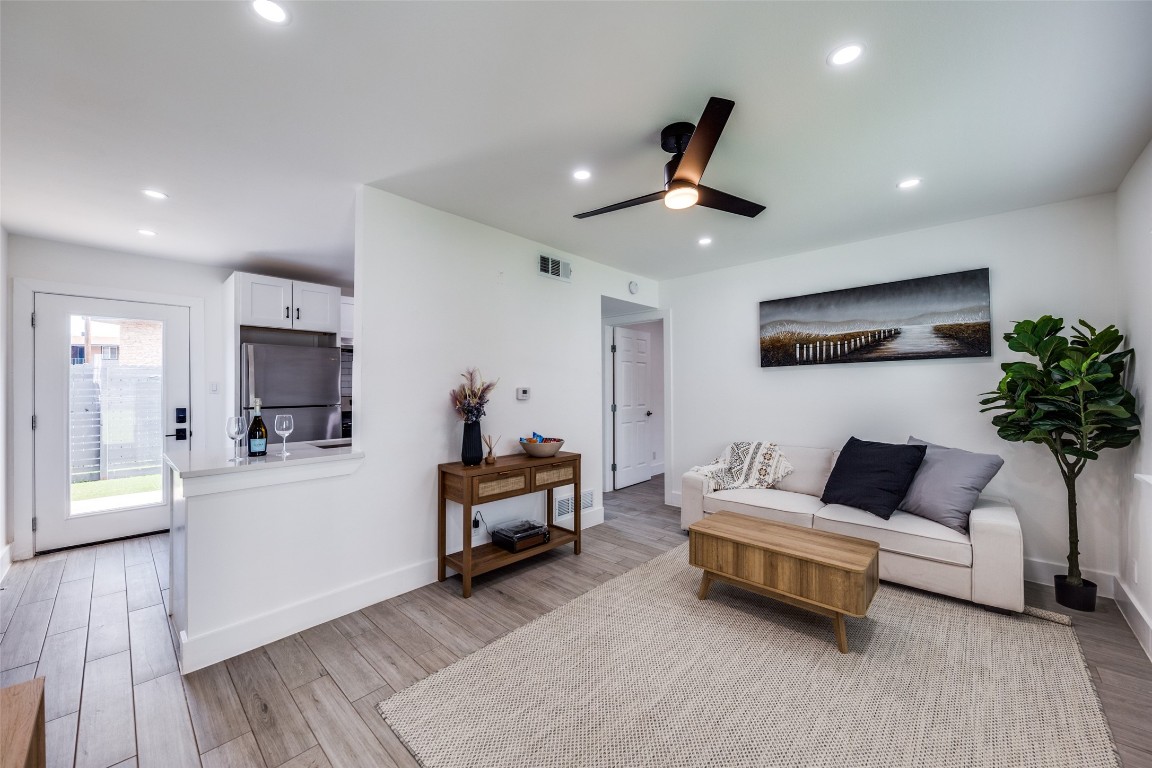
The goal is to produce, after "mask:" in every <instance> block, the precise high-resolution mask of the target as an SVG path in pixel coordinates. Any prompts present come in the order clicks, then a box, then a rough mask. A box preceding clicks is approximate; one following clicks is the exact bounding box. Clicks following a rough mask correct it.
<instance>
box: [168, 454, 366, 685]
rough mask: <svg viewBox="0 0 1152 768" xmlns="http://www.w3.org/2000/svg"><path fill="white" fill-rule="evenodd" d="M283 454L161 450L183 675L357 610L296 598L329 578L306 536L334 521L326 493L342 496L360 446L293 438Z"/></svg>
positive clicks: (312, 591) (173, 607) (357, 465)
mask: <svg viewBox="0 0 1152 768" xmlns="http://www.w3.org/2000/svg"><path fill="white" fill-rule="evenodd" d="M279 452H280V445H279V444H277V443H275V442H272V443H270V444H269V450H268V455H267V456H261V457H259V458H242V459H241V460H240V462H239V463H230V462H229V461H228V459H229V458H231V456H230V454H228V453H226V452H225V451H224V450H222V448H221V450H219V451H217V452H210V453H209V454H208V455H207V456H202V457H200V458H196V459H189V458H187V457H186V456H171V457H169V456H167V455H166V456H165V460H166V462H167V464H168V467H169V471H170V473H171V478H172V510H171V511H172V520H171V541H172V545H171V546H172V552H171V554H172V556H171V569H172V571H171V580H170V583H171V591H170V593H169V611H170V613H171V616H172V623H173V625H174V626H175V628H176V631H177V633H178V643H177V646H178V649H177V650H178V655H179V660H180V671H181V672H182V673H185V674H186V673H188V672H191V671H194V670H196V669H200V668H202V667H206V666H208V665H210V664H214V663H216V662H218V661H222V660H224V659H227V658H230V657H232V656H235V655H237V654H239V653H243V652H245V651H248V650H251V649H252V648H256V647H259V646H261V645H264V644H265V643H268V642H271V641H273V640H277V639H279V638H281V637H286V636H288V635H290V634H292V633H293V632H296V631H298V630H300V629H305V628H307V627H309V626H314V625H315V624H318V623H321V622H322V621H327V620H328V619H331V618H335V616H339V615H342V614H344V613H347V612H348V610H352V609H354V608H355V607H359V606H353V607H352V608H350V609H348V610H344V609H343V607H342V606H341V605H339V603H338V602H336V601H326V600H318V599H312V600H303V601H302V600H301V597H300V596H301V595H305V594H316V592H317V589H316V588H317V586H318V585H317V581H318V580H321V581H322V580H323V579H325V578H326V577H328V576H329V575H327V574H324V573H317V572H315V569H312V568H309V567H307V563H308V562H309V560H310V559H311V556H312V555H313V554H314V553H313V552H312V549H311V547H312V546H313V541H312V537H311V535H310V533H311V532H313V531H315V529H316V527H317V526H320V525H326V524H328V523H329V521H330V519H331V516H332V514H333V512H335V510H333V509H332V508H331V506H332V505H331V504H330V503H329V504H325V500H326V499H331V498H333V497H335V496H338V494H337V493H334V491H335V490H336V488H335V486H334V484H336V483H340V482H341V479H342V478H343V477H345V476H347V475H350V474H352V473H353V472H355V471H356V470H357V469H359V468H360V466H361V464H362V463H363V458H364V453H363V452H362V451H358V450H354V449H353V448H352V447H351V445H350V441H348V440H322V441H316V442H311V443H289V444H288V452H289V455H288V456H280V455H279ZM332 576H333V577H335V575H332ZM321 586H322V585H321ZM320 591H321V592H323V590H320ZM333 611H335V613H332V615H327V614H328V613H331V612H333Z"/></svg>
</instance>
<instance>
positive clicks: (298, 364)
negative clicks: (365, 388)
mask: <svg viewBox="0 0 1152 768" xmlns="http://www.w3.org/2000/svg"><path fill="white" fill-rule="evenodd" d="M254 397H258V398H260V418H262V419H263V420H264V425H265V426H266V427H268V440H269V444H271V443H272V442H273V441H275V440H277V439H279V438H278V437H276V436H274V435H275V432H274V431H273V425H274V424H275V423H276V416H277V415H278V414H282V413H290V414H292V420H293V422H294V423H295V424H294V429H293V430H292V434H291V435H289V436H288V440H289V441H291V442H305V441H308V440H332V439H335V438H339V437H340V349H339V347H290V346H284V345H282V344H243V345H241V348H240V404H241V407H242V408H243V413H244V417H245V419H244V420H245V421H246V422H247V423H249V424H251V423H252V398H254Z"/></svg>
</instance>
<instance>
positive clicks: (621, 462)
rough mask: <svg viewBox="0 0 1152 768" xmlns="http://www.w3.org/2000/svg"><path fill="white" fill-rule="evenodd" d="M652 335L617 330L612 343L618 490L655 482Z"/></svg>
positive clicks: (630, 330)
mask: <svg viewBox="0 0 1152 768" xmlns="http://www.w3.org/2000/svg"><path fill="white" fill-rule="evenodd" d="M651 337H652V334H650V333H648V331H636V330H633V329H631V328H614V329H613V333H612V343H613V345H614V346H615V348H616V351H615V353H614V354H613V355H612V360H613V363H612V375H613V379H612V391H613V400H614V401H615V406H616V411H615V413H614V414H613V417H614V418H613V427H614V428H613V435H614V440H615V451H614V454H615V459H614V464H615V467H616V469H615V471H614V472H613V475H612V477H613V480H612V485H613V487H614V488H615V489H620V488H627V487H628V486H630V485H636V484H637V483H643V482H645V481H647V480H651V479H652V446H651V439H650V437H649V432H648V420H649V418H651V416H652V408H651V401H650V395H649V384H648V377H649V376H650V375H651V366H650V365H649V363H648V361H649V357H650V352H649V348H650V346H651V343H652V339H651Z"/></svg>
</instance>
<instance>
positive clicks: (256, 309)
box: [236, 272, 292, 328]
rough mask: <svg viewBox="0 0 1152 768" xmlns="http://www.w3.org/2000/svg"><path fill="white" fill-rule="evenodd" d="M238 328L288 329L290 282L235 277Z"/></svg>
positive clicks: (249, 276)
mask: <svg viewBox="0 0 1152 768" xmlns="http://www.w3.org/2000/svg"><path fill="white" fill-rule="evenodd" d="M236 290H237V292H238V294H239V297H240V325H255V326H258V327H260V328H291V327H292V281H291V280H285V279H284V278H281V277H268V276H267V275H252V274H248V273H247V272H237V273H236Z"/></svg>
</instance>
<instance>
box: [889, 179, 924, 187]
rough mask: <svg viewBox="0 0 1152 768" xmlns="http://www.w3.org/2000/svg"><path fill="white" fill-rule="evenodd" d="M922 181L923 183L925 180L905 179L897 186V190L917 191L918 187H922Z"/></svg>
mask: <svg viewBox="0 0 1152 768" xmlns="http://www.w3.org/2000/svg"><path fill="white" fill-rule="evenodd" d="M921 181H923V179H904V181H902V182H900V183H899V184H897V185H896V188H897V189H916V187H918V186H920V182H921Z"/></svg>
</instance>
